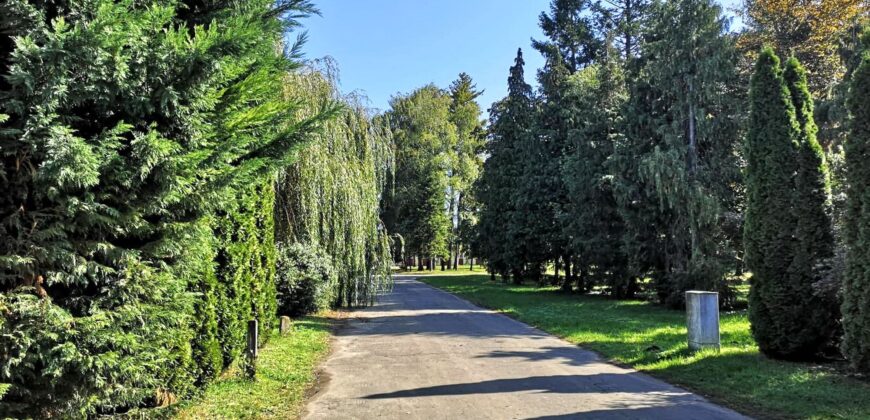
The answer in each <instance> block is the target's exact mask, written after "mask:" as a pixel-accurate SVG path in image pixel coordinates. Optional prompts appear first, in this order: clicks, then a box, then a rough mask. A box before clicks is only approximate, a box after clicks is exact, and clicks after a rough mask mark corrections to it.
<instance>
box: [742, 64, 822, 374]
mask: <svg viewBox="0 0 870 420" xmlns="http://www.w3.org/2000/svg"><path fill="white" fill-rule="evenodd" d="M800 136H801V129H800V125H799V124H798V121H797V118H796V117H795V108H794V105H793V103H792V98H791V94H790V92H789V89H788V87H787V86H786V84H785V79H784V78H783V74H782V69H781V68H780V63H779V58H777V56H776V54H775V53H774V52H773V50H772V49H771V48H765V49H764V50H762V52H761V55H760V56H759V58H758V61H757V63H756V65H755V72H754V74H753V76H752V81H751V85H750V115H749V132H748V134H747V140H746V155H747V163H748V167H747V178H746V183H747V209H746V225H745V239H744V240H745V245H746V265H747V267H748V268H749V269H750V270H751V271H752V274H753V277H752V287H751V289H750V293H749V320H750V322H751V324H752V333H753V335H754V336H755V340H756V341H757V342H758V346H759V348H760V349H761V351H762V352H764V353H765V354H767V355H769V356H773V357H783V358H795V357H801V356H802V355H805V353H806V352H807V351H808V350H809V351H814V350H815V347H816V345H817V343H816V342H815V341H814V340H810V341H808V340H807V339H806V337H805V336H804V335H802V334H801V333H800V332H801V330H802V329H803V322H804V320H805V319H806V316H807V313H806V312H805V307H804V305H805V303H806V301H807V299H808V298H809V297H810V296H811V290H808V289H807V287H806V285H801V284H798V283H796V282H794V281H793V278H792V275H791V273H792V264H793V262H794V256H795V251H796V250H797V248H798V247H799V241H798V240H797V238H796V237H795V226H797V224H798V218H797V214H796V213H795V206H794V199H795V193H794V188H795V174H797V173H798V171H799V170H800V165H799V163H798V162H799V160H798V157H799V150H800V144H799V139H800ZM812 335H813V336H815V334H812Z"/></svg>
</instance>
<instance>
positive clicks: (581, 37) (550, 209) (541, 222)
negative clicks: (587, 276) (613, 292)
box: [518, 0, 603, 290]
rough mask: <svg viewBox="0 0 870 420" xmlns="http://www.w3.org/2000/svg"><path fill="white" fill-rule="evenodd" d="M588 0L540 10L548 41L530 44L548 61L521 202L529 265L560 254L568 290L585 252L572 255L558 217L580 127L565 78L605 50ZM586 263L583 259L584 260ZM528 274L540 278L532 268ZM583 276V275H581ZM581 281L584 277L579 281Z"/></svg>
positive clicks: (559, 0) (558, 1) (557, 0)
mask: <svg viewBox="0 0 870 420" xmlns="http://www.w3.org/2000/svg"><path fill="white" fill-rule="evenodd" d="M592 7H593V3H592V2H590V1H588V0H553V1H552V2H551V4H550V12H549V13H541V16H540V18H539V24H540V27H541V29H542V30H543V32H544V34H545V35H546V36H547V39H546V40H541V41H539V40H535V41H533V42H532V46H533V47H534V48H535V49H536V50H538V51H539V52H540V53H541V54H542V55H543V56H544V57H545V59H546V65H545V67H544V68H543V69H541V70H539V71H538V82H539V83H540V85H541V106H540V110H539V116H538V123H537V129H536V135H535V136H534V137H530V138H529V139H528V140H529V143H528V145H527V146H526V149H527V152H528V153H527V158H526V160H525V161H524V162H525V170H524V175H523V178H522V182H521V183H520V184H521V188H523V189H524V191H523V192H522V193H521V194H520V195H519V197H518V202H519V203H520V204H521V205H523V209H522V210H521V211H520V214H521V215H525V217H526V218H527V219H526V220H525V221H524V222H523V223H522V224H524V225H526V226H527V228H528V231H529V232H530V234H529V236H530V239H531V240H533V242H530V243H529V244H530V245H531V246H530V247H529V251H528V255H529V259H530V264H529V265H530V267H534V268H536V269H537V268H541V267H542V266H543V265H544V263H545V262H546V261H547V260H550V261H555V260H558V259H560V258H561V260H562V261H563V262H565V265H566V276H565V281H564V283H563V285H562V287H563V289H565V290H570V289H571V287H572V283H573V277H574V275H575V274H577V272H578V271H581V273H580V274H582V268H581V269H580V270H578V269H573V270H572V268H574V267H572V264H575V263H578V262H580V261H579V260H576V258H579V257H581V256H576V257H575V256H574V255H573V252H572V246H571V244H570V242H571V238H570V236H569V235H568V234H567V233H568V232H567V231H566V229H565V226H566V225H565V222H566V221H565V220H564V219H563V218H561V217H560V215H564V214H565V213H566V209H567V207H568V206H569V200H568V191H567V189H566V186H565V182H564V179H563V177H562V174H561V165H562V160H563V158H564V157H565V156H566V155H568V154H570V153H571V148H572V147H573V142H572V141H571V140H570V139H569V136H570V133H571V131H572V130H574V129H575V128H576V118H575V115H573V113H572V104H571V103H570V102H569V100H568V99H567V98H566V95H565V93H566V91H567V80H568V77H570V76H571V75H572V74H573V73H575V72H577V71H579V70H580V69H582V68H584V67H586V66H588V65H590V64H591V63H593V62H594V61H595V59H596V58H597V57H598V56H599V55H600V54H601V51H602V46H603V42H602V41H601V40H600V39H599V37H598V34H597V32H596V28H595V27H594V24H593V20H592V17H591V16H590V13H589V12H590V11H591V9H592ZM580 265H581V266H583V265H585V264H584V263H581V264H580ZM529 271H530V274H533V275H535V276H537V274H538V273H536V272H535V271H534V270H529ZM580 277H581V278H582V276H580ZM580 281H581V282H582V280H580Z"/></svg>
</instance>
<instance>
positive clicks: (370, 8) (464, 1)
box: [303, 0, 740, 111]
mask: <svg viewBox="0 0 870 420" xmlns="http://www.w3.org/2000/svg"><path fill="white" fill-rule="evenodd" d="M724 1H725V3H726V5H727V6H732V5H734V4H737V3H738V2H739V1H740V0H724ZM549 3H550V1H549V0H315V4H317V7H318V8H319V9H320V11H321V13H322V15H323V16H314V17H311V18H309V19H307V20H305V21H304V22H303V23H304V25H305V29H306V30H307V31H308V35H309V40H308V43H307V44H306V46H305V48H304V52H305V56H306V58H309V59H315V58H321V57H325V56H330V57H332V58H333V59H335V60H336V62H337V63H338V67H339V70H340V73H339V74H340V80H341V89H342V91H344V92H351V91H357V92H360V93H363V94H364V95H365V96H367V97H368V98H369V100H370V101H371V106H372V107H374V108H378V109H381V110H386V109H387V108H388V107H389V105H388V103H389V99H390V97H391V96H393V95H395V94H397V93H407V92H410V91H412V90H414V89H416V88H417V87H420V86H423V85H425V84H427V83H434V84H435V85H437V86H440V87H445V88H446V87H447V86H448V85H449V84H450V82H451V81H453V80H455V79H456V77H457V76H458V75H459V73H460V72H466V73H468V74H469V75H471V77H472V78H473V79H474V80H475V82H476V83H477V87H478V88H479V89H484V90H485V93H484V95H483V96H482V97H481V98H480V99H479V102H480V104H481V107H482V108H483V109H484V111H485V110H486V109H487V108H489V106H490V104H491V103H492V102H494V101H496V100H498V99H500V98H501V97H503V96H504V95H505V93H506V91H507V76H508V68H509V67H510V66H511V65H512V64H513V59H514V57H515V55H516V51H517V48H518V47H522V49H523V53H524V55H525V59H526V80H527V81H528V82H529V83H532V84H534V79H535V73H536V70H537V69H538V68H540V67H541V66H542V65H543V59H542V58H541V56H540V55H539V54H538V53H537V52H536V51H534V50H533V49H532V48H531V46H530V40H531V38H535V39H541V38H543V36H542V34H541V30H540V28H538V15H539V14H540V13H541V12H542V11H544V10H547V9H548V7H549Z"/></svg>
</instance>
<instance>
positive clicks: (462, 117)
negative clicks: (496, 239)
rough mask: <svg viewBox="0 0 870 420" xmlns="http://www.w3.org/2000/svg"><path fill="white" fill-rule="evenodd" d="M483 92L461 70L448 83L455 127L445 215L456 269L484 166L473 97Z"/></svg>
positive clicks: (480, 126)
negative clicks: (476, 183) (470, 202)
mask: <svg viewBox="0 0 870 420" xmlns="http://www.w3.org/2000/svg"><path fill="white" fill-rule="evenodd" d="M482 94H483V91H479V90H477V86H475V84H474V82H473V81H472V80H471V76H469V75H467V74H465V73H461V74H460V75H459V79H457V80H455V81H454V82H453V83H452V84H451V85H450V98H451V103H450V122H452V123H453V125H455V126H456V147H455V148H454V150H453V153H452V155H453V156H452V162H451V167H450V172H449V175H450V179H449V188H450V190H449V192H448V197H447V201H448V203H447V208H448V215H449V217H450V219H451V226H452V232H451V238H450V242H451V246H450V254H451V255H452V258H453V260H452V264H453V268H454V269H456V268H458V267H457V266H458V264H459V255H460V254H461V253H463V252H465V251H466V249H465V248H466V246H467V244H468V242H467V238H466V237H465V236H464V235H463V234H462V229H463V227H466V228H467V227H468V225H469V224H470V223H473V222H472V220H470V219H469V217H472V216H473V213H472V212H469V211H468V206H467V205H466V203H465V202H466V201H468V200H469V195H470V194H469V193H470V189H471V186H472V184H473V183H474V181H475V180H477V178H478V177H479V176H480V171H481V169H482V166H483V159H481V153H482V152H483V146H484V139H485V131H484V128H483V121H482V120H481V111H480V105H478V104H477V101H476V99H477V98H478V97H480V95H482Z"/></svg>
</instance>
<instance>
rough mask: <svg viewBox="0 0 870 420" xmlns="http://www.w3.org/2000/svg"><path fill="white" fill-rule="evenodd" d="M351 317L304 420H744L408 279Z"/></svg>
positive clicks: (501, 316) (335, 345)
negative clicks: (586, 419) (381, 419)
mask: <svg viewBox="0 0 870 420" xmlns="http://www.w3.org/2000/svg"><path fill="white" fill-rule="evenodd" d="M355 315H356V316H357V318H356V319H355V320H353V321H351V322H350V323H349V325H348V326H346V327H344V328H342V329H341V330H340V331H339V332H338V333H337V336H336V338H335V343H334V352H333V354H332V356H331V357H330V358H329V360H327V362H326V363H325V365H324V370H325V374H326V375H327V377H328V379H327V381H328V382H327V383H326V384H325V385H324V387H323V389H322V390H321V391H320V392H319V393H318V394H317V395H315V396H314V398H313V399H312V401H311V402H310V403H309V405H308V408H307V412H306V415H305V418H308V419H380V418H383V419H481V418H487V419H530V418H534V419H568V418H589V419H681V420H686V419H705V420H708V419H741V418H743V417H742V416H740V415H739V414H737V413H735V412H733V411H730V410H727V409H724V408H721V407H719V406H716V405H713V404H711V403H709V402H707V401H706V400H704V399H703V398H701V397H699V396H696V395H694V394H690V393H688V392H686V391H685V390H682V389H680V388H677V387H674V386H672V385H668V384H666V383H664V382H661V381H659V380H656V379H653V378H651V377H649V376H647V375H643V374H640V373H637V372H635V371H632V370H629V369H624V368H620V367H616V366H613V365H611V364H608V363H605V362H603V361H602V360H601V359H599V358H598V356H596V355H595V354H594V353H592V352H589V351H585V350H582V349H580V348H578V347H577V346H574V345H572V344H570V343H567V342H565V341H562V340H560V339H558V338H556V337H553V336H551V335H548V334H545V333H543V332H541V331H539V330H537V329H535V328H532V327H530V326H528V325H526V324H523V323H521V322H518V321H514V320H512V319H510V318H508V317H506V316H503V315H499V314H496V313H494V312H491V311H488V310H484V309H481V308H479V307H477V306H474V305H472V304H470V303H468V302H466V301H464V300H462V299H459V298H457V297H455V296H453V295H451V294H448V293H445V292H442V291H440V290H437V289H434V288H432V287H429V286H427V285H424V284H422V283H419V282H417V281H414V280H412V279H411V278H408V277H397V278H396V286H395V288H394V291H393V292H392V293H391V294H389V295H387V296H385V297H384V298H382V299H381V301H380V304H378V305H376V306H374V307H371V308H367V309H365V310H361V311H358V312H355Z"/></svg>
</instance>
